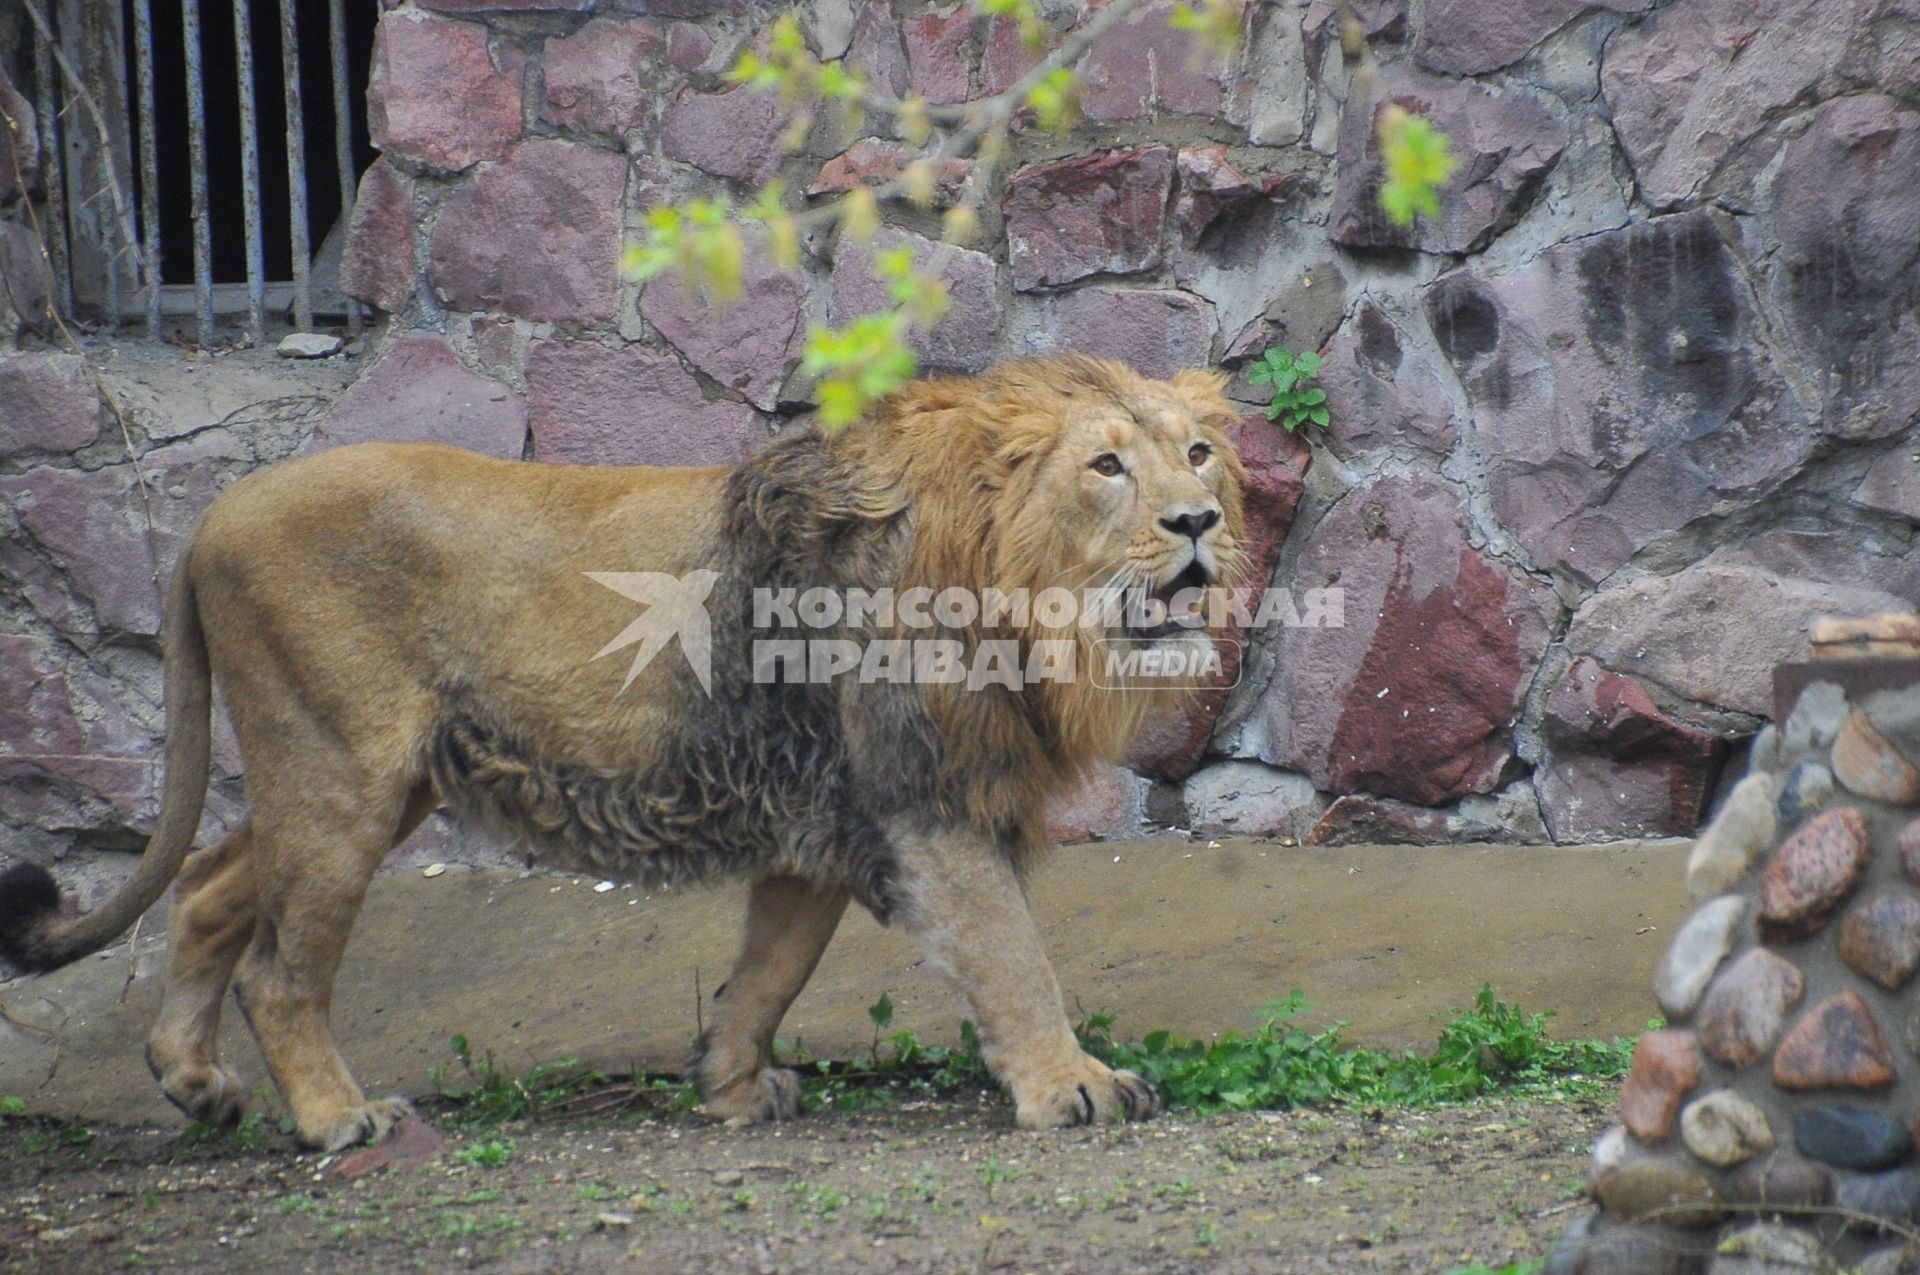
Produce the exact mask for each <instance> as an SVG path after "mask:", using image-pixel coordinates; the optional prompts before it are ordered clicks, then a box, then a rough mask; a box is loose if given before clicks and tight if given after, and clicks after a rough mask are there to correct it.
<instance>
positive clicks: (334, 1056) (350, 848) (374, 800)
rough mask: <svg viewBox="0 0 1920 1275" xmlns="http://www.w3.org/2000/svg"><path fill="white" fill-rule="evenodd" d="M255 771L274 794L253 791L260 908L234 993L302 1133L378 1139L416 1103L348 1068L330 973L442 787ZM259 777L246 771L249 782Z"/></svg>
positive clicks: (310, 1142) (321, 1140)
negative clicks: (381, 871)
mask: <svg viewBox="0 0 1920 1275" xmlns="http://www.w3.org/2000/svg"><path fill="white" fill-rule="evenodd" d="M312 761H313V759H312V758H311V757H309V758H308V762H309V764H310V765H311V763H312ZM340 771H341V772H346V773H350V772H349V771H348V767H347V766H345V765H343V766H342V767H341V768H340ZM258 777H259V778H260V779H261V780H262V782H261V783H260V784H259V785H258V787H259V790H260V791H261V792H263V793H266V794H272V795H273V797H272V800H273V803H274V804H273V805H272V806H271V807H270V808H269V807H267V806H265V805H263V803H261V802H260V801H257V800H256V802H255V808H254V840H255V847H256V851H255V865H256V875H257V877H258V883H259V890H258V895H257V898H258V916H257V919H256V922H255V926H254V931H253V937H252V941H251V943H250V944H249V945H248V947H247V949H246V952H245V953H244V955H243V956H242V957H241V960H240V967H239V969H238V971H237V973H236V976H235V979H234V998H235V1000H236V1001H237V1002H238V1003H239V1005H240V1011H241V1013H242V1014H243V1015H244V1016H245V1018H246V1020H247V1026H248V1027H249V1028H250V1029H251V1030H252V1032H253V1037H254V1040H255V1041H257V1042H258V1043H259V1046H260V1052H261V1054H262V1056H263V1057H265V1059H266V1062H267V1068H268V1070H269V1071H271V1072H272V1074H273V1079H274V1083H275V1084H276V1085H278V1086H279V1088H280V1092H281V1094H282V1096H284V1097H285V1098H286V1100H287V1106H288V1107H289V1108H291V1109H292V1112H293V1123H294V1136H295V1137H297V1138H298V1139H299V1140H300V1142H302V1143H303V1144H305V1145H307V1146H311V1147H318V1148H321V1149H324V1150H328V1151H337V1150H339V1149H341V1148H342V1147H346V1146H351V1145H352V1144H354V1143H356V1142H359V1141H362V1140H363V1139H364V1140H367V1141H376V1142H377V1141H378V1140H379V1139H380V1138H382V1137H384V1136H385V1135H386V1133H387V1132H388V1130H390V1129H391V1128H392V1127H393V1126H394V1125H395V1124H397V1123H398V1122H399V1121H400V1120H401V1118H402V1117H404V1116H405V1115H407V1114H408V1112H409V1111H410V1110H411V1108H410V1107H409V1105H408V1104H407V1102H406V1101H405V1100H404V1099H401V1098H385V1099H377V1100H369V1099H368V1098H367V1097H366V1095H365V1094H363V1093H362V1092H361V1090H360V1086H359V1085H358V1084H356V1083H355V1082H354V1079H353V1076H352V1075H351V1074H350V1073H349V1072H348V1071H347V1066H346V1063H345V1062H344V1061H343V1060H342V1059H341V1057H340V1053H339V1051H338V1050H337V1049H336V1048H335V1047H334V1042H333V1032H332V1028H331V1026H330V1023H329V1018H330V1015H331V1011H332V1008H333V982H334V976H335V974H336V973H337V972H338V970H339V968H340V958H341V956H342V955H343V954H344V952H345V949H346V943H347V936H348V934H349V933H350V932H351V931H352V928H353V921H354V917H355V916H356V915H357V914H358V912H359V910H360V904H361V902H362V900H363V899H364V898H365V897H366V891H367V886H368V884H369V883H370V882H371V881H372V879H373V873H374V869H375V868H377V867H378V866H379V864H380V860H381V859H382V858H384V857H385V855H386V853H387V851H388V850H389V849H391V848H392V847H393V846H394V845H395V844H396V843H397V842H398V841H399V840H401V839H402V838H404V837H405V836H406V834H407V833H409V832H410V831H412V829H413V828H414V826H415V825H417V824H418V822H419V820H420V819H421V818H423V817H424V816H425V814H426V812H427V811H429V810H431V809H432V807H433V804H434V801H435V798H434V796H433V793H432V791H431V789H427V788H421V789H418V790H415V791H413V792H411V793H399V794H395V793H392V792H384V793H383V792H381V791H380V786H378V785H376V784H374V783H371V782H369V783H364V784H357V785H350V784H345V783H341V782H339V781H338V780H337V779H334V778H333V777H332V776H329V775H328V774H327V773H326V771H325V770H323V769H321V768H319V767H313V768H312V769H310V770H309V771H308V772H307V773H306V774H304V775H302V776H299V777H298V778H297V779H295V780H294V782H293V783H288V784H275V783H274V782H272V779H271V777H268V776H258ZM289 778H292V777H289ZM255 779H256V774H254V773H250V774H249V775H248V784H249V791H250V792H251V791H253V790H254V787H255V784H254V781H255ZM296 785H297V786H296ZM285 793H293V794H297V795H295V796H293V797H292V798H291V799H286V798H283V797H282V796H280V794H285ZM283 800H284V801H285V804H284V805H283V804H281V802H282V801H283Z"/></svg>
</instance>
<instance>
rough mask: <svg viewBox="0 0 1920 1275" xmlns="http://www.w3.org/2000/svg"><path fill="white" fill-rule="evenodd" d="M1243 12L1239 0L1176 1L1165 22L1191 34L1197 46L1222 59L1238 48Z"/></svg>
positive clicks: (1175, 28) (1177, 29) (1176, 29)
mask: <svg viewBox="0 0 1920 1275" xmlns="http://www.w3.org/2000/svg"><path fill="white" fill-rule="evenodd" d="M1244 13H1245V10H1244V9H1243V8H1242V7H1241V5H1240V3H1239V0H1200V4H1199V5H1198V6H1194V5H1190V4H1185V3H1176V4H1175V5H1174V6H1173V12H1172V13H1170V14H1168V15H1167V25H1168V26H1170V27H1172V28H1173V29H1174V30H1175V31H1186V32H1189V33H1191V34H1192V35H1193V37H1194V39H1195V41H1196V42H1197V43H1198V44H1199V46H1200V47H1201V48H1203V49H1205V50H1206V51H1207V52H1209V53H1211V54H1213V55H1214V56H1216V57H1221V58H1226V57H1231V56H1233V52H1234V50H1236V49H1238V48H1239V47H1240V27H1241V23H1242V22H1243V21H1244V20H1245V19H1244Z"/></svg>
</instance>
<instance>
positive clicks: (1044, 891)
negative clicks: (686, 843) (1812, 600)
mask: <svg viewBox="0 0 1920 1275" xmlns="http://www.w3.org/2000/svg"><path fill="white" fill-rule="evenodd" d="M1686 849H1687V846H1686V843H1683V842H1663V843H1653V844H1634V843H1626V844H1621V845H1614V846H1605V847H1596V848H1591V849H1565V848H1561V849H1554V848H1543V847H1525V848H1509V847H1500V846H1443V847H1408V846H1391V847H1375V846H1351V847H1342V848H1337V849H1287V848H1282V847H1279V846H1275V845H1270V844H1263V843H1259V842H1252V841H1230V842H1225V843H1223V844H1222V845H1221V846H1220V848H1218V849H1208V848H1206V846H1205V844H1204V843H1201V844H1195V845H1185V844H1182V843H1179V842H1166V841H1162V842H1154V843H1146V844H1108V845H1085V846H1074V847H1069V848H1067V849H1063V850H1061V851H1059V852H1058V853H1057V854H1056V855H1055V856H1054V857H1053V858H1052V860H1051V861H1049V862H1048V863H1046V864H1044V865H1043V866H1042V867H1041V869H1040V871H1039V872H1038V873H1037V874H1036V876H1035V879H1034V882H1033V900H1034V906H1035V908H1036V910H1037V912H1038V914H1039V915H1040V917H1041V919H1042V921H1043V923H1044V924H1045V926H1046V930H1047V940H1048V945H1049V948H1050V950H1051V951H1052V953H1053V955H1054V961H1055V966H1056V968H1057V969H1058V971H1059V974H1060V982H1061V985H1062V987H1063V988H1064V989H1065V991H1066V995H1067V999H1068V1004H1069V1006H1078V1007H1080V1008H1082V1009H1085V1010H1099V1009H1107V1010H1116V1011H1119V1013H1120V1018H1119V1022H1118V1025H1117V1029H1118V1030H1119V1031H1121V1032H1123V1033H1125V1034H1128V1035H1133V1036H1137V1035H1140V1034H1142V1033H1145V1032H1147V1031H1150V1030H1153V1029H1155V1028H1159V1027H1170V1028H1173V1029H1174V1030H1176V1031H1178V1032H1181V1033H1182V1034H1185V1035H1205V1034H1208V1033H1210V1032H1215V1031H1219V1030H1221V1029H1224V1028H1244V1027H1246V1026H1247V1025H1248V1024H1249V1023H1250V1021H1251V1019H1252V1015H1253V1013H1254V1011H1256V1010H1257V1009H1258V1008H1259V1007H1260V1006H1261V1005H1262V1004H1264V1003H1265V1002H1267V1001H1269V1000H1272V999H1275V998H1277V997H1280V996H1284V995H1285V994H1286V993H1287V991H1288V990H1289V989H1291V988H1295V987H1298V988H1301V989H1302V990H1304V991H1305V992H1306V994H1307V996H1308V998H1309V999H1310V1000H1311V1002H1312V1004H1313V1008H1314V1015H1313V1017H1314V1019H1315V1021H1318V1022H1322V1023H1324V1022H1327V1021H1330V1020H1333V1019H1346V1020H1348V1021H1349V1022H1350V1023H1351V1024H1352V1025H1351V1027H1350V1029H1349V1031H1348V1033H1347V1034H1348V1037H1349V1039H1352V1040H1354V1041H1356V1042H1363V1043H1368V1044H1376V1045H1390V1046H1414V1045H1428V1044H1431V1043H1432V1041H1433V1038H1434V1033H1435V1031H1436V1029H1437V1027H1438V1023H1439V1020H1440V1017H1441V1016H1442V1015H1444V1013H1445V1011H1446V1010H1447V1009H1449V1008H1451V1007H1456V1006H1464V1005H1466V1004H1468V1003H1469V1002H1470V1001H1471V1000H1472V998H1473V996H1474V993H1475V992H1476V991H1477V990H1478V989H1479V986H1480V984H1481V983H1482V982H1483V981H1491V982H1492V983H1493V986H1494V990H1495V992H1496V993H1498V994H1499V995H1500V996H1501V997H1502V998H1503V999H1505V1000H1508V1001H1515V1002H1518V1003H1519V1004H1521V1005H1522V1006H1524V1007H1525V1008H1527V1009H1529V1010H1543V1009H1552V1010H1557V1011H1559V1017H1558V1018H1556V1019H1555V1030H1556V1032H1557V1033H1558V1034H1560V1035H1562V1036H1575V1035H1582V1036H1585V1035H1612V1034H1631V1033H1634V1032H1637V1031H1639V1030H1641V1029H1642V1028H1643V1027H1644V1026H1645V1024H1646V1020H1647V1018H1648V1017H1649V1016H1650V1015H1652V1014H1653V1013H1655V1012H1657V1010H1656V1008H1655V1006H1654V1003H1653V997H1652V993H1651V978H1652V971H1653V967H1654V964H1655V962H1656V961H1657V960H1658V959H1659V957H1660V956H1661V954H1662V953H1663V952H1664V951H1665V948H1666V945H1667V942H1668V939H1669V938H1670V936H1671V932H1672V929H1673V927H1674V926H1675V925H1676V924H1678V922H1679V920H1680V919H1681V917H1682V916H1683V915H1684V914H1685V910H1686V888H1685V885H1684V863H1685V854H1686ZM592 885H593V883H592V882H590V881H581V880H574V879H571V878H556V877H549V876H532V877H526V876H521V875H520V874H518V873H513V872H507V871H495V870H487V871H461V870H449V871H447V872H446V873H445V874H443V875H441V876H437V877H433V878H425V877H423V876H421V875H420V874H419V873H418V872H414V871H408V872H404V873H400V874H395V875H391V876H385V877H381V878H379V879H378V880H377V881H376V882H375V883H374V888H373V891H372V893H371V895H370V897H369V899H368V903H367V907H366V909H365V911H364V912H363V913H362V914H361V918H360V922H359V925H358V927H357V928H356V930H355V932H354V937H353V942H352V944H351V946H350V947H349V949H348V952H347V959H346V965H345V969H344V971H343V973H342V976H341V980H340V988H339V993H338V995H337V997H336V1006H337V1008H336V1011H335V1023H336V1026H337V1035H338V1038H339V1041H340V1045H341V1051H342V1052H343V1053H344V1054H345V1055H346V1057H347V1059H348V1061H349V1063H350V1064H351V1065H352V1067H353V1068H354V1070H355V1073H356V1075H357V1076H358V1077H359V1079H360V1081H361V1083H362V1085H363V1086H364V1087H365V1088H366V1089H367V1090H368V1091H369V1092H371V1093H392V1092H401V1093H408V1094H421V1093H427V1092H431V1086H430V1085H429V1083H428V1080H427V1071H428V1068H430V1067H433V1066H437V1065H443V1064H446V1063H448V1062H449V1061H450V1055H449V1053H448V1047H447V1042H448V1039H449V1037H451V1036H452V1035H453V1034H454V1033H456V1032H459V1033H464V1034H465V1035H466V1036H467V1037H468V1038H469V1039H470V1040H471V1041H472V1042H473V1045H474V1047H475V1049H476V1050H484V1049H489V1048H491V1049H493V1050H494V1051H496V1052H497V1053H498V1054H499V1055H500V1056H501V1058H502V1059H504V1060H505V1061H506V1062H508V1063H509V1064H511V1065H513V1066H515V1067H525V1066H526V1065H528V1064H530V1063H533V1062H536V1061H541V1060H546V1059H552V1058H558V1057H565V1056H574V1057H579V1058H581V1059H583V1060H587V1061H591V1062H594V1063H596V1064H599V1065H602V1066H607V1067H610V1068H619V1069H622V1070H624V1069H626V1068H627V1067H628V1066H630V1065H633V1064H636V1063H637V1064H638V1065H640V1066H643V1067H649V1068H675V1067H677V1066H678V1065H679V1064H680V1062H681V1061H682V1060H683V1059H684V1057H685V1053H686V1048H687V1044H688V1041H689V1039H690V1037H691V1035H692V1034H693V1032H694V1030H695V995H694V985H695V977H696V974H697V975H698V978H699V985H700V988H701V990H702V991H703V992H704V993H705V994H706V995H708V996H711V995H712V992H713V989H714V988H715V987H716V986H717V985H718V984H719V982H720V980H721V979H723V978H724V977H725V976H726V972H727V969H728V967H729V965H730V963H731V961H732V957H733V947H734V940H735V930H736V927H737V925H738V914H739V907H740V892H739V891H738V890H726V891H715V892H702V893H699V894H697V895H691V896H687V897H672V896H665V895H658V894H656V895H653V896H651V897H649V896H643V895H641V894H640V893H639V892H637V891H634V890H630V889H625V888H622V889H615V890H611V891H608V892H606V893H595V892H594V890H593V888H592ZM164 950H165V943H164V940H163V939H161V938H159V937H158V936H154V937H149V938H146V939H143V940H142V941H141V942H140V943H139V944H138V945H137V948H136V950H135V952H134V953H133V955H132V957H131V966H130V960H129V953H128V947H127V945H126V944H125V943H122V944H120V945H119V946H118V947H116V948H114V949H111V950H110V951H109V952H108V953H106V954H104V955H102V956H95V957H90V958H88V959H86V960H84V961H81V962H79V963H77V964H75V965H72V966H69V967H68V968H66V969H64V970H59V971H56V972H54V973H52V974H49V975H46V976H44V977H42V978H38V979H20V980H16V981H14V982H11V983H7V984H4V985H0V1008H4V1010H5V1012H6V1015H7V1018H8V1019H11V1020H12V1021H11V1022H9V1021H6V1020H5V1019H0V1094H11V1095H17V1096H19V1097H21V1098H23V1099H25V1100H26V1101H27V1102H28V1103H29V1105H30V1106H31V1107H32V1108H33V1109H34V1110H36V1111H41V1112H47V1113H51V1114H57V1115H63V1116H78V1117H83V1118H86V1119H90V1120H99V1121H109V1122H124V1123H139V1122H150V1121H167V1120H172V1119H178V1116H177V1114H176V1113H174V1112H173V1109H172V1108H171V1107H169V1106H168V1105H167V1103H166V1101H165V1100H164V1099H163V1098H161V1097H160V1093H159V1088H158V1086H157V1085H155V1084H154V1082H153V1080H152V1079H151V1078H150V1077H149V1076H148V1075H147V1071H146V1067H145V1064H144V1063H143V1062H142V1059H141V1051H142V1046H143V1044H144V1041H145V1038H146V1032H147V1028H148V1025H149V1022H150V1020H151V1018H152V1014H153V1007H154V1002H155V993H156V982H155V980H156V976H157V974H158V971H159V967H160V958H161V956H162V955H163V954H164ZM129 973H131V975H132V978H131V981H129ZM882 992H889V993H891V994H892V997H893V1000H894V1004H895V1006H896V1009H895V1016H894V1021H895V1026H896V1027H911V1028H913V1029H914V1030H916V1031H918V1032H919V1033H920V1034H921V1035H922V1036H923V1037H926V1038H928V1039H935V1040H951V1039H953V1038H954V1037H955V1035H956V1028H957V1024H958V1021H959V1018H960V1017H961V1013H960V1010H959V1008H958V1005H957V1002H956V1001H955V1000H954V998H953V997H952V996H951V995H950V994H949V993H948V992H947V990H946V989H945V987H944V986H942V985H940V984H939V983H938V982H937V980H935V979H934V978H933V977H932V976H931V975H929V974H928V973H927V972H926V971H924V970H923V969H921V968H920V964H919V959H918V952H917V951H916V950H915V948H914V947H913V945H912V943H911V942H910V941H909V940H908V939H907V938H906V937H905V936H904V935H902V934H899V933H894V932H889V931H885V930H882V929H880V928H879V927H878V926H876V925H875V924H874V923H873V922H872V921H871V920H870V919H869V918H867V917H866V916H865V914H859V915H849V917H848V919H847V921H846V922H845V923H844V924H843V925H842V927H841V930H840V934H839V936H838V938H837V939H836V940H835V942H834V945H833V947H832V949H830V950H829V951H828V953H827V956H826V958H825V960H824V961H822V963H821V967H820V970H819V972H818V973H817V974H816V975H815V976H814V979H813V982H812V984H811V985H810V986H809V987H808V988H807V991H806V993H805V994H804V995H803V996H802V997H801V998H800V1001H799V1002H798V1003H797V1004H796V1005H795V1007H794V1010H793V1012H792V1014H791V1015H789V1017H788V1020H787V1024H786V1026H785V1028H784V1030H783V1033H782V1034H783V1035H784V1036H786V1037H788V1038H793V1037H799V1038H801V1039H803V1040H804V1041H805V1043H806V1045H807V1046H808V1048H810V1049H811V1050H812V1051H813V1052H815V1053H816V1054H821V1055H829V1056H844V1055H846V1054H849V1053H852V1052H856V1051H864V1050H865V1049H866V1048H867V1046H868V1044H869V1042H870V1041H871V1038H872V1026H871V1024H870V1023H869V1022H868V1020H867V1016H866V1008H867V1006H868V1005H870V1004H872V1003H873V1002H874V1001H875V1000H877V999H878V998H879V996H880V994H881V993H882ZM226 1018H227V1021H226V1022H225V1024H224V1025H223V1032H222V1036H223V1041H224V1046H223V1047H224V1050H225V1053H226V1056H227V1057H228V1058H230V1059H232V1060H233V1061H234V1062H235V1063H236V1064H237V1065H238V1067H239V1068H240V1070H241V1072H242V1074H243V1075H245V1076H246V1077H247V1078H248V1079H249V1080H250V1081H253V1082H261V1081H264V1079H265V1070H264V1068H263V1067H262V1065H261V1063H260V1061H259V1054H258V1052H257V1051H256V1050H255V1048H254V1046H253V1043H252V1041H251V1040H250V1039H248V1038H247V1036H246V1031H245V1028H244V1026H243V1025H242V1024H241V1023H240V1022H239V1021H238V1015H237V1014H236V1013H229V1014H227V1016H226ZM17 1024H27V1025H29V1027H37V1028H41V1029H44V1030H45V1031H47V1032H51V1033H53V1035H42V1034H40V1033H38V1032H36V1031H33V1030H30V1029H28V1028H23V1027H21V1026H19V1025H17ZM56 1040H57V1041H58V1043H57V1044H56Z"/></svg>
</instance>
